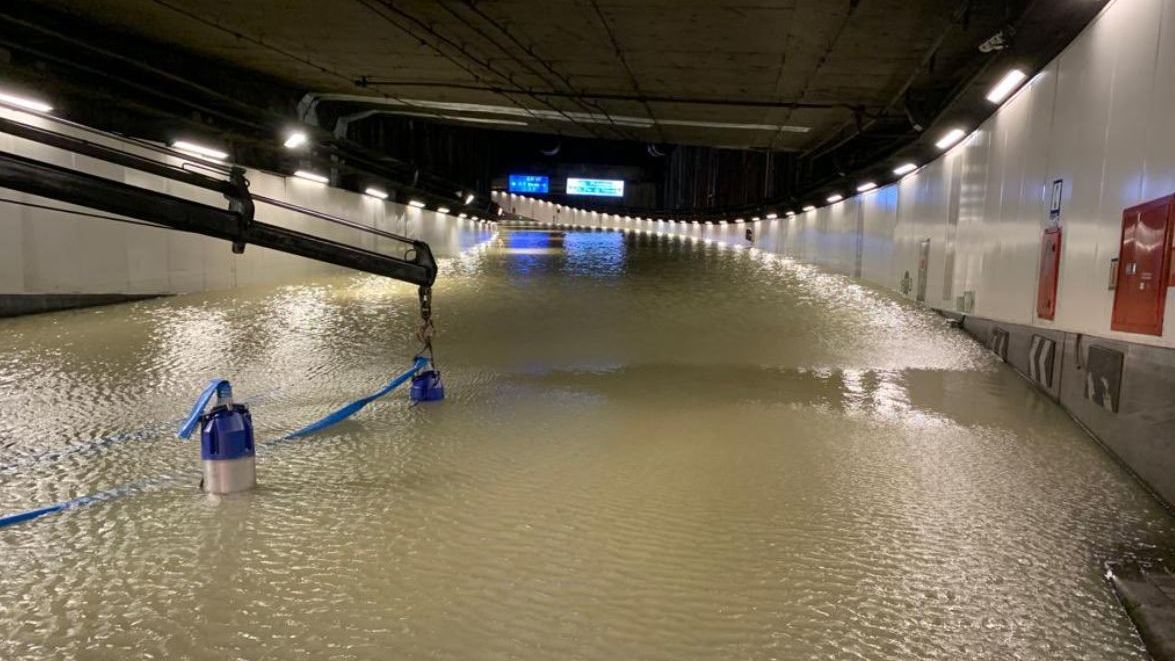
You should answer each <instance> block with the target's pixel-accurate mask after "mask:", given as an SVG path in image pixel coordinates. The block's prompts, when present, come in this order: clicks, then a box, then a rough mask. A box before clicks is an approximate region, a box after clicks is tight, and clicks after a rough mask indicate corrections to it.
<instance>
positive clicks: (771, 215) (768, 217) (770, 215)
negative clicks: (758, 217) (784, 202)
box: [767, 213, 779, 220]
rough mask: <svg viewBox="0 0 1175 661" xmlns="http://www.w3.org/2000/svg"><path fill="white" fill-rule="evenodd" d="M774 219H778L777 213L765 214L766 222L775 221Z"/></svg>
mask: <svg viewBox="0 0 1175 661" xmlns="http://www.w3.org/2000/svg"><path fill="white" fill-rule="evenodd" d="M776 218H779V214H777V213H769V214H767V220H775V219H776Z"/></svg>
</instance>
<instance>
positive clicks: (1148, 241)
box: [1110, 195, 1175, 335]
mask: <svg viewBox="0 0 1175 661" xmlns="http://www.w3.org/2000/svg"><path fill="white" fill-rule="evenodd" d="M1173 200H1175V196H1171V195H1168V196H1167V197H1161V198H1159V199H1157V200H1151V201H1150V202H1144V203H1142V204H1139V205H1138V206H1133V207H1130V208H1129V209H1126V210H1125V211H1123V212H1122V236H1121V242H1120V244H1119V247H1118V278H1117V283H1116V287H1115V288H1114V313H1113V316H1112V317H1111V319H1110V328H1111V329H1112V330H1116V331H1125V332H1127V333H1142V334H1146V335H1162V334H1163V313H1164V311H1165V310H1166V306H1167V285H1168V283H1169V281H1170V280H1169V277H1168V271H1169V270H1170V262H1171V226H1172V218H1171V215H1172V213H1173V212H1175V205H1173V204H1172V201H1173Z"/></svg>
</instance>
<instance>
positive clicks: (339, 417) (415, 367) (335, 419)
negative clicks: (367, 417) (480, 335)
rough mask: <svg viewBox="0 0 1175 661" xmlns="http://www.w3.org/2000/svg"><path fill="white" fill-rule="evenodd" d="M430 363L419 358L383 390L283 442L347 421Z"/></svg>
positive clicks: (289, 436) (311, 424)
mask: <svg viewBox="0 0 1175 661" xmlns="http://www.w3.org/2000/svg"><path fill="white" fill-rule="evenodd" d="M428 362H429V361H428V358H425V357H424V356H417V357H416V360H415V361H414V362H413V363H412V367H410V368H408V371H407V372H404V373H403V374H401V375H400V376H397V377H396V378H394V379H392V380H391V381H389V382H388V384H387V385H386V386H384V387H383V388H380V389H379V390H377V391H375V392H373V393H371V394H370V395H368V396H367V397H362V398H360V399H357V400H355V401H353V402H351V403H349V404H347V405H346V406H343V407H341V408H339V409H337V410H336V411H334V412H332V413H330V414H329V415H327V416H326V417H324V418H322V419H320V420H317V421H315V422H312V423H310V424H308V425H306V426H305V427H303V428H301V429H299V430H298V431H295V432H293V433H290V434H286V435H285V436H284V437H283V438H282V440H293V439H296V438H301V437H302V436H309V435H310V434H313V433H314V432H317V431H321V430H323V429H326V428H327V427H330V426H331V425H334V424H337V423H339V422H342V421H343V420H346V419H347V418H349V417H351V416H353V415H355V414H356V413H358V412H359V410H360V409H362V408H363V407H364V406H367V405H368V404H370V403H372V402H374V401H375V400H377V399H379V398H380V397H383V396H384V395H386V394H388V393H390V392H391V391H393V390H395V389H396V388H399V387H400V386H402V385H404V384H405V383H406V382H407V381H408V380H409V379H411V378H412V377H414V376H416V373H417V372H419V371H420V370H422V369H424V368H425V367H427V366H428Z"/></svg>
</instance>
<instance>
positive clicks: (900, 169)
mask: <svg viewBox="0 0 1175 661" xmlns="http://www.w3.org/2000/svg"><path fill="white" fill-rule="evenodd" d="M917 169H918V166H917V165H915V164H913V163H902V164H901V165H899V166H897V167H896V168H894V169H893V173H894V174H896V175H898V176H899V177H900V176H902V175H903V174H910V173H911V172H913V171H914V170H917Z"/></svg>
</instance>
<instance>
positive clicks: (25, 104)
mask: <svg viewBox="0 0 1175 661" xmlns="http://www.w3.org/2000/svg"><path fill="white" fill-rule="evenodd" d="M1026 80H1028V75H1027V74H1025V73H1024V72H1023V71H1021V70H1019V69H1012V70H1011V71H1009V72H1008V73H1007V74H1006V75H1004V77H1003V78H1001V79H1000V81H999V82H998V83H996V84H995V86H994V87H992V88H991V90H990V91H989V92H988V94H987V100H988V101H990V102H991V103H996V104H999V103H1003V102H1004V100H1006V99H1007V98H1008V97H1009V96H1011V94H1012V92H1014V91H1016V90H1017V89H1018V88H1019V87H1020V86H1021V85H1022V84H1023V83H1024V81H1026ZM0 103H3V104H5V105H9V106H14V107H17V108H21V109H24V110H32V111H35V112H42V113H49V112H51V111H52V110H53V107H52V106H50V105H49V104H47V103H44V102H43V101H39V100H37V99H31V98H28V97H23V96H18V95H14V94H9V93H5V92H0ZM966 136H967V132H966V131H964V130H963V129H962V128H957V127H956V128H953V129H951V130H949V131H947V132H946V133H944V134H943V135H942V137H940V138H939V139H938V141H937V142H935V143H934V146H935V147H937V148H938V149H939V150H941V151H945V150H947V149H950V148H951V147H953V146H954V145H955V144H957V143H958V142H959V141H960V140H962V139H963V138H965V137H966ZM309 143H310V138H309V136H308V135H307V134H306V133H305V132H304V131H290V132H288V133H287V134H286V136H285V139H284V140H283V142H282V145H283V146H284V147H285V148H286V149H289V150H299V149H302V148H304V147H306V146H307V145H308V144H309ZM171 146H172V148H173V149H175V150H177V151H181V152H184V153H186V154H190V155H194V156H199V157H201V158H207V159H211V160H213V161H221V162H223V161H226V160H228V157H229V155H228V153H227V152H225V151H222V150H219V149H215V148H212V147H207V146H205V145H201V144H198V143H195V142H192V141H189V140H175V141H173V142H172V143H171ZM918 167H919V166H918V164H916V163H912V162H907V163H902V164H900V165H898V166H897V167H895V168H894V169H893V173H894V175H896V176H897V177H898V178H899V179H900V178H901V177H904V176H906V175H907V174H910V173H911V172H914V171H915V170H917V169H918ZM294 176H295V177H299V178H301V179H306V180H309V181H314V182H317V183H320V184H327V183H329V182H330V179H329V178H327V177H326V176H325V175H322V174H319V173H317V172H314V171H311V170H297V171H295V172H294ZM874 188H877V184H876V183H875V182H873V181H866V182H862V183H861V184H860V185H858V186H857V192H858V193H865V192H868V191H870V190H873V189H874ZM363 192H364V193H365V194H366V195H368V196H371V197H374V198H377V199H381V200H386V199H388V193H387V191H385V190H383V189H381V188H378V187H375V186H368V187H367V188H366V189H365V190H364V191H363ZM511 195H513V194H511ZM458 196H459V197H461V196H463V197H464V203H465V204H466V205H468V204H470V203H472V202H473V200H474V199H475V196H474V194H473V193H467V192H462V193H459V194H458ZM843 199H844V196H843V195H841V194H840V193H833V194H831V195H829V196H828V197H827V198H826V201H827V203H828V204H835V203H837V202H840V201H841V200H843ZM408 204H409V205H411V206H413V207H417V208H426V205H425V203H424V202H422V201H420V200H415V199H413V200H409V201H408ZM556 206H557V207H558V208H559V209H562V208H563V207H562V205H556ZM569 208H570V209H571V210H572V211H579V212H582V211H584V210H583V209H578V208H571V207H569ZM815 209H816V205H815V204H807V205H804V207H803V208H802V211H804V212H807V211H813V210H815ZM436 211H437V212H438V213H443V214H447V213H449V212H450V209H449V208H448V207H445V206H443V205H438V206H437V208H436ZM499 213H500V210H499ZM787 215H788V216H794V215H795V212H794V211H790V210H789V211H788V212H787ZM460 216H461V217H465V214H460ZM775 217H776V214H774V213H769V214H767V218H768V219H773V218H775ZM472 218H473V219H474V220H479V219H478V217H477V216H472ZM753 220H759V218H758V217H756V218H753ZM718 222H720V223H725V222H726V221H718ZM733 222H736V223H738V222H743V219H742V218H739V219H736V220H734V221H733Z"/></svg>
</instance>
